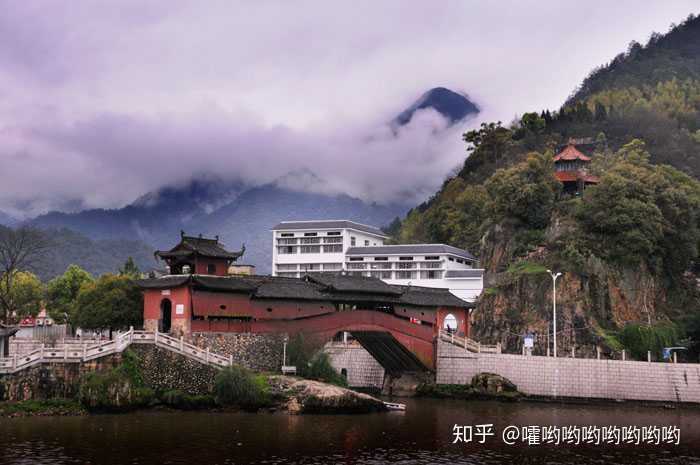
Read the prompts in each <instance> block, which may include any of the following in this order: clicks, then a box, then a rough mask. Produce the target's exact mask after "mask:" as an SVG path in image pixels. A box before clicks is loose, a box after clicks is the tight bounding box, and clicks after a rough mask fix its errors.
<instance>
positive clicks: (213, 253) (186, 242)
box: [155, 232, 245, 260]
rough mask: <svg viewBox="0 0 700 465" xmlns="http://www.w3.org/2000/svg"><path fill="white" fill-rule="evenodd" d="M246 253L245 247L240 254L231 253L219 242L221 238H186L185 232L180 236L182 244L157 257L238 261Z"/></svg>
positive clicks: (159, 251)
mask: <svg viewBox="0 0 700 465" xmlns="http://www.w3.org/2000/svg"><path fill="white" fill-rule="evenodd" d="M243 253H245V246H243V247H242V248H241V250H240V251H238V252H230V251H228V250H226V249H225V248H224V245H223V244H221V243H220V242H219V237H218V236H217V237H216V238H214V239H211V238H206V237H202V236H198V237H195V236H186V235H185V233H184V232H182V233H181V235H180V243H179V244H177V245H176V246H175V247H173V248H172V249H170V250H157V251H156V253H155V255H156V256H157V257H160V258H162V259H178V258H188V257H192V256H195V255H199V256H202V257H210V258H225V259H228V260H236V259H238V258H239V257H241V256H242V255H243Z"/></svg>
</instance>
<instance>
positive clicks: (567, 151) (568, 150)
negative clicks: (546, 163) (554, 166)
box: [554, 144, 591, 163]
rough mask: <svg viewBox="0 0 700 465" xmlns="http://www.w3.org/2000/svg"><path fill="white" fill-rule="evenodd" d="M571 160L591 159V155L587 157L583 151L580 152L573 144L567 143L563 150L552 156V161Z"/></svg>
mask: <svg viewBox="0 0 700 465" xmlns="http://www.w3.org/2000/svg"><path fill="white" fill-rule="evenodd" d="M573 160H582V161H591V157H587V156H586V155H584V154H583V153H581V152H580V151H579V150H578V149H577V148H576V146H575V145H573V144H569V145H567V146H566V147H565V148H564V150H562V151H561V152H559V153H558V154H557V156H556V157H554V162H555V163H556V162H558V161H573Z"/></svg>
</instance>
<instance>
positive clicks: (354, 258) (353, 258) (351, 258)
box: [350, 257, 364, 262]
mask: <svg viewBox="0 0 700 465" xmlns="http://www.w3.org/2000/svg"><path fill="white" fill-rule="evenodd" d="M362 260H364V257H350V261H351V262H361V261H362Z"/></svg>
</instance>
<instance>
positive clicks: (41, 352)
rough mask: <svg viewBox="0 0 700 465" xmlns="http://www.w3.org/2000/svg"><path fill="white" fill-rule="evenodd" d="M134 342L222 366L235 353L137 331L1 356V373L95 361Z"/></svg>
mask: <svg viewBox="0 0 700 465" xmlns="http://www.w3.org/2000/svg"><path fill="white" fill-rule="evenodd" d="M131 344H153V345H155V346H156V347H160V348H163V349H166V350H169V351H171V352H174V353H176V354H180V355H183V356H185V357H187V358H189V359H191V360H195V361H197V362H200V363H202V364H205V365H209V366H212V367H215V368H223V367H227V366H231V365H233V356H228V357H225V356H223V355H219V354H215V353H212V352H210V351H209V349H208V348H207V349H202V348H201V347H197V346H195V345H192V344H190V343H188V342H185V341H184V340H183V338H179V339H177V338H174V337H172V336H169V335H167V334H164V333H159V332H158V331H155V332H149V331H134V329H133V328H132V329H130V330H129V331H127V332H125V333H120V334H117V336H116V337H115V338H114V339H110V340H108V341H100V342H97V343H92V344H88V343H83V344H76V343H74V342H70V343H66V344H60V343H59V344H55V346H54V347H45V346H43V345H42V346H41V347H40V348H39V349H36V350H33V351H31V352H28V353H26V354H22V355H20V354H15V355H14V356H12V357H5V358H0V374H6V373H15V372H18V371H20V370H24V369H26V368H30V367H32V366H35V365H39V364H41V363H57V362H58V363H60V362H63V363H80V362H87V361H90V360H94V359H97V358H100V357H104V356H107V355H111V354H116V353H121V352H123V351H124V349H126V348H127V347H129V346H130V345H131Z"/></svg>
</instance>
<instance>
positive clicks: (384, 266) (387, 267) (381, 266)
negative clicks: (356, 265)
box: [369, 262, 391, 270]
mask: <svg viewBox="0 0 700 465" xmlns="http://www.w3.org/2000/svg"><path fill="white" fill-rule="evenodd" d="M369 268H370V269H371V270H390V269H391V263H388V262H387V263H370V264H369Z"/></svg>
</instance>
